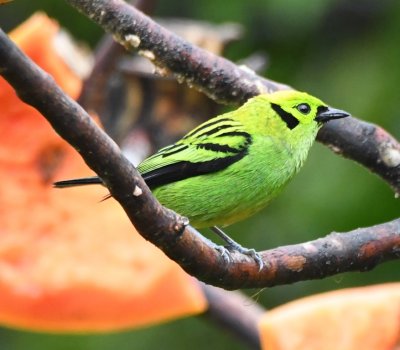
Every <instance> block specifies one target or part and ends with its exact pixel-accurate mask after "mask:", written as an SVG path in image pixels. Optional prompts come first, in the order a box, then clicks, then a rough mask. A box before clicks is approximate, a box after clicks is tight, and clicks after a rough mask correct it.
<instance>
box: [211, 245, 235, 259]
mask: <svg viewBox="0 0 400 350" xmlns="http://www.w3.org/2000/svg"><path fill="white" fill-rule="evenodd" d="M215 249H216V250H217V251H218V252H219V254H220V255H221V256H222V259H224V261H225V262H226V263H227V264H229V263H230V262H231V261H232V257H231V252H230V251H229V250H228V249H227V248H226V247H224V246H223V245H218V246H216V248H215Z"/></svg>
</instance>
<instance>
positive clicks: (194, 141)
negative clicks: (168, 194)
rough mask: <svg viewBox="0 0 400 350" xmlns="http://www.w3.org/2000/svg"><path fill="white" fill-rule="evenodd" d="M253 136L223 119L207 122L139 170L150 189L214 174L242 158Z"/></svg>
mask: <svg viewBox="0 0 400 350" xmlns="http://www.w3.org/2000/svg"><path fill="white" fill-rule="evenodd" d="M251 142H252V137H251V135H250V134H249V133H247V132H246V131H245V129H244V127H243V125H242V124H241V123H239V122H237V121H235V120H233V119H231V118H228V117H226V115H225V116H222V117H217V118H213V119H210V120H209V121H207V122H205V123H203V124H201V125H200V126H198V127H197V128H196V129H194V130H193V131H191V132H190V133H188V134H187V135H186V136H184V137H183V138H182V139H181V140H179V141H178V142H176V143H175V144H173V145H170V146H167V147H164V148H162V149H160V150H159V151H158V152H157V153H155V154H154V155H153V156H151V157H149V158H147V159H146V160H144V161H143V162H142V163H141V164H140V165H139V166H138V169H139V171H140V173H141V174H142V176H143V178H144V180H145V181H146V183H147V185H148V186H149V187H150V188H154V187H157V186H161V185H165V184H168V183H171V182H175V181H179V180H183V179H186V178H189V177H193V176H197V175H202V174H208V173H213V172H216V171H219V170H222V169H225V168H227V167H228V166H229V165H231V164H233V163H235V162H237V161H238V160H240V159H242V158H243V157H244V156H245V155H246V154H247V152H248V148H249V146H250V144H251Z"/></svg>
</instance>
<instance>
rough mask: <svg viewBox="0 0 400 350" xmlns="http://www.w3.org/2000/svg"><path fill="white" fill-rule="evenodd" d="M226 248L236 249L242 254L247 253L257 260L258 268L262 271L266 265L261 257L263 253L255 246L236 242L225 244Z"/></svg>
mask: <svg viewBox="0 0 400 350" xmlns="http://www.w3.org/2000/svg"><path fill="white" fill-rule="evenodd" d="M225 247H226V249H228V250H229V251H236V252H239V253H241V254H244V255H247V256H249V257H250V258H253V259H254V260H255V262H256V263H257V265H258V270H259V271H261V270H262V269H263V267H264V262H263V260H262V258H261V255H260V254H259V253H257V252H256V250H255V249H253V248H245V247H243V246H241V245H240V244H239V243H236V242H234V244H228V245H227V246H225Z"/></svg>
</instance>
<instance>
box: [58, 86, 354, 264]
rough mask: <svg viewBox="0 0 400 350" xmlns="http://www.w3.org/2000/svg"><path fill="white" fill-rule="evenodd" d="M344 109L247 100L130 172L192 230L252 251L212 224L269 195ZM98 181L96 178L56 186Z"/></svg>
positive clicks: (268, 98)
mask: <svg viewBox="0 0 400 350" xmlns="http://www.w3.org/2000/svg"><path fill="white" fill-rule="evenodd" d="M348 115H349V114H348V113H346V112H344V111H341V110H338V109H334V108H331V107H329V106H328V105H327V104H325V103H324V102H322V101H321V100H319V99H317V98H316V97H313V96H310V95H308V94H306V93H304V92H298V91H279V92H275V93H271V94H262V95H258V96H256V97H253V98H251V99H249V100H248V101H247V102H246V103H245V104H244V105H243V106H241V107H240V108H238V109H236V110H234V111H232V112H228V113H225V114H222V115H220V116H217V117H214V118H212V119H210V120H208V121H206V122H204V123H203V124H201V125H199V126H198V127H196V128H195V129H193V130H192V131H190V132H189V133H188V134H186V135H185V136H184V137H183V138H182V139H180V140H179V141H177V142H176V143H174V144H172V145H170V146H167V147H164V148H162V149H160V150H159V151H158V152H157V153H155V154H154V155H152V156H150V157H149V158H147V159H145V160H144V161H143V162H142V163H140V164H139V166H138V167H137V169H138V170H139V172H140V174H141V175H142V177H143V179H144V180H145V182H146V183H147V185H148V186H149V187H150V188H151V190H152V191H153V194H154V195H155V197H156V198H157V199H158V200H159V201H160V203H161V204H163V205H164V206H166V207H168V208H170V209H172V210H174V211H176V212H177V213H179V214H181V215H183V216H185V217H187V218H188V219H189V221H190V224H191V225H192V226H193V227H195V228H205V227H210V228H212V229H213V230H214V232H216V233H217V234H218V235H220V236H221V237H222V238H223V239H224V240H225V241H226V242H227V243H228V247H227V248H228V249H234V250H238V251H240V252H242V253H245V254H248V255H251V256H253V257H254V258H255V259H256V260H257V261H258V263H259V265H260V268H261V267H262V261H261V259H260V257H259V256H258V254H257V253H255V251H254V249H247V248H244V247H242V246H241V245H239V244H238V243H236V242H235V241H233V240H232V239H231V238H230V237H229V236H227V235H226V234H224V233H223V231H222V230H220V229H219V228H218V226H228V225H231V224H233V223H235V222H237V221H240V220H243V219H245V218H247V217H249V216H251V215H253V214H255V213H256V212H258V211H259V210H261V209H262V208H264V207H265V206H266V205H267V204H268V203H269V202H270V201H271V200H272V199H273V198H274V197H276V196H277V195H278V194H279V193H280V192H281V190H282V189H283V187H284V186H285V185H286V184H287V183H288V181H289V180H290V179H291V178H292V177H293V176H294V175H295V174H296V173H297V171H298V170H299V169H300V168H301V167H302V165H303V164H304V161H305V160H306V158H307V154H308V151H309V150H310V148H311V145H312V144H313V142H314V140H315V137H316V135H317V132H318V130H319V129H320V127H321V126H322V125H323V124H324V123H326V122H328V121H329V120H332V119H339V118H344V117H347V116H348ZM87 184H103V182H102V180H101V179H100V178H99V177H90V178H83V179H73V180H66V181H59V182H56V183H55V184H54V185H55V187H69V186H76V185H87Z"/></svg>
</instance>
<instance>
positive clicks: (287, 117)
mask: <svg viewBox="0 0 400 350" xmlns="http://www.w3.org/2000/svg"><path fill="white" fill-rule="evenodd" d="M271 108H272V109H273V110H274V111H275V112H276V113H277V114H278V115H279V116H280V117H281V119H282V120H283V121H284V122H285V123H286V125H287V127H288V128H289V129H290V130H292V129H294V128H295V127H296V126H297V125H299V121H298V120H297V119H296V118H295V117H294V116H292V115H291V114H290V113H288V112H286V111H284V110H283V109H282V108H281V106H279V105H277V104H275V103H271Z"/></svg>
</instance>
